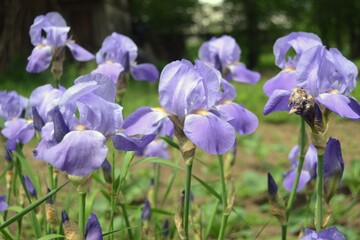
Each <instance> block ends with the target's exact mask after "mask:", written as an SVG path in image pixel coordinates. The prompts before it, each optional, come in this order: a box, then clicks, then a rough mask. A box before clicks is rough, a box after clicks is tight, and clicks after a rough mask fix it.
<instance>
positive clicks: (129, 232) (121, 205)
mask: <svg viewBox="0 0 360 240" xmlns="http://www.w3.org/2000/svg"><path fill="white" fill-rule="evenodd" d="M120 207H121V211H122V213H123V216H124V220H125V226H126V228H127V232H128V235H129V239H134V236H133V234H132V231H131V227H130V221H129V217H128V214H127V211H126V206H125V204H123V203H120Z"/></svg>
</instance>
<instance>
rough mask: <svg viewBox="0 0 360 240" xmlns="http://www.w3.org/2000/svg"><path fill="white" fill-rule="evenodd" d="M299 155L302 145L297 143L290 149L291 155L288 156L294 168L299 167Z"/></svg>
mask: <svg viewBox="0 0 360 240" xmlns="http://www.w3.org/2000/svg"><path fill="white" fill-rule="evenodd" d="M299 155H300V147H299V145H296V146H294V147H293V148H292V149H291V150H290V152H289V156H288V158H289V160H290V163H291V166H292V167H294V168H295V167H297V165H298V158H299Z"/></svg>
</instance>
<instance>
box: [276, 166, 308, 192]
mask: <svg viewBox="0 0 360 240" xmlns="http://www.w3.org/2000/svg"><path fill="white" fill-rule="evenodd" d="M295 178H296V169H295V170H291V171H289V172H288V173H287V174H286V176H285V178H284V181H283V186H284V188H285V189H286V190H287V191H289V192H291V190H292V187H293V185H294V182H295ZM310 180H311V176H310V173H309V172H308V171H301V174H300V179H299V184H298V186H297V189H296V191H297V192H298V191H301V190H302V189H303V188H304V187H305V185H306V183H308V182H309V181H310Z"/></svg>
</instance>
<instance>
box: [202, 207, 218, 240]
mask: <svg viewBox="0 0 360 240" xmlns="http://www.w3.org/2000/svg"><path fill="white" fill-rule="evenodd" d="M219 204H220V200H217V201H216V203H215V206H214V209H213V212H212V213H211V216H210V220H209V223H208V225H207V226H206V231H205V239H208V238H209V235H210V232H211V228H212V225H213V223H214V219H215V216H216V212H217V209H218V207H219Z"/></svg>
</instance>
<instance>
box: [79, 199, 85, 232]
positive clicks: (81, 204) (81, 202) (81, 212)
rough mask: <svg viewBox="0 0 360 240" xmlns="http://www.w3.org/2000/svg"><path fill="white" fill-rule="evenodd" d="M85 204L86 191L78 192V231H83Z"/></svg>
mask: <svg viewBox="0 0 360 240" xmlns="http://www.w3.org/2000/svg"><path fill="white" fill-rule="evenodd" d="M85 205H86V192H79V230H80V233H82V234H84V233H85Z"/></svg>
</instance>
